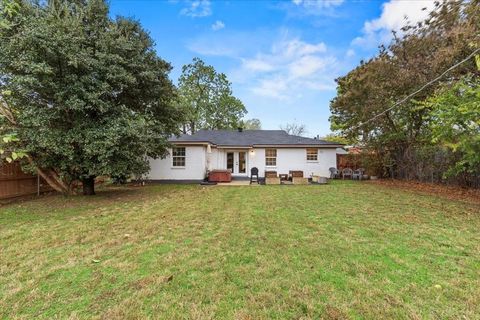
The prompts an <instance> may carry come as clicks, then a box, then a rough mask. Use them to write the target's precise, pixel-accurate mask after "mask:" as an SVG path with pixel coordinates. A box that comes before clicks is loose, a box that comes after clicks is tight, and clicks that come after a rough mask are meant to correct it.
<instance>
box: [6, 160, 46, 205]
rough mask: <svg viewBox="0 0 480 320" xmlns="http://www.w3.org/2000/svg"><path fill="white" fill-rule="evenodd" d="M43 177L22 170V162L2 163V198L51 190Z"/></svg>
mask: <svg viewBox="0 0 480 320" xmlns="http://www.w3.org/2000/svg"><path fill="white" fill-rule="evenodd" d="M51 190H52V189H51V187H50V186H49V185H48V184H47V183H46V182H45V180H43V179H42V178H40V177H38V176H36V175H31V174H28V173H25V172H23V171H22V168H21V166H20V163H18V162H13V163H0V199H8V198H15V197H20V196H27V195H34V194H40V193H42V192H46V191H51Z"/></svg>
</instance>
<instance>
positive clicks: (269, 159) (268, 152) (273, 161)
mask: <svg viewBox="0 0 480 320" xmlns="http://www.w3.org/2000/svg"><path fill="white" fill-rule="evenodd" d="M265 165H266V166H268V167H275V166H276V165H277V149H265Z"/></svg>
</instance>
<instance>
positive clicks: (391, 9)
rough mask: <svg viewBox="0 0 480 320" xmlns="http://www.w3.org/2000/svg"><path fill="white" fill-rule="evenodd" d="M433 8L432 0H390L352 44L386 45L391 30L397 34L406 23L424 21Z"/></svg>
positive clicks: (365, 25) (368, 22)
mask: <svg viewBox="0 0 480 320" xmlns="http://www.w3.org/2000/svg"><path fill="white" fill-rule="evenodd" d="M434 7H435V4H434V0H404V1H395V0H390V1H389V2H386V3H384V4H383V5H382V14H381V15H380V17H379V18H377V19H374V20H370V21H366V22H365V24H364V26H363V30H362V33H363V35H362V36H360V37H357V38H355V39H354V40H353V41H352V44H353V45H358V46H368V47H375V46H378V45H380V44H386V43H388V42H389V41H390V40H391V39H392V34H391V32H392V30H394V31H397V32H398V31H400V29H401V28H402V27H403V26H404V25H405V24H406V23H407V22H409V23H410V24H415V23H417V22H420V21H422V20H424V19H425V18H427V16H428V14H429V12H431V11H432V10H433V8H434ZM424 8H425V10H424Z"/></svg>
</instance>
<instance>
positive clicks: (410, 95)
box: [347, 48, 480, 131]
mask: <svg viewBox="0 0 480 320" xmlns="http://www.w3.org/2000/svg"><path fill="white" fill-rule="evenodd" d="M478 52H480V48H478V49H476V50H474V51H473V52H472V53H471V54H469V55H468V56H467V57H466V58H465V59H463V60H462V61H460V62H457V63H456V64H454V65H453V66H451V67H450V68H448V69H447V70H445V71H444V72H443V73H442V74H441V75H439V76H438V77H436V78H435V79H433V80H431V81H429V82H427V83H426V84H424V85H423V86H421V87H420V88H419V89H417V90H416V91H414V92H412V93H411V94H409V95H408V96H406V97H405V98H403V99H402V100H400V101H398V102H396V103H395V104H394V105H393V106H391V107H390V108H388V109H385V110H383V111H382V112H380V113H379V114H376V115H375V116H373V117H372V118H370V119H368V120H366V121H364V122H361V123H360V124H358V125H356V126H354V127H352V128H350V129H348V130H355V129H358V128H360V127H362V126H364V125H365V124H367V123H369V122H372V121H373V120H375V119H377V118H378V117H380V116H382V115H384V114H385V113H387V112H388V111H390V110H392V109H394V108H395V107H397V106H399V105H401V104H402V103H404V102H405V101H407V100H409V99H410V98H412V97H413V96H415V95H416V94H417V93H419V92H420V91H422V90H423V89H425V88H426V87H428V86H430V85H431V84H433V83H434V82H436V81H438V80H440V79H441V78H442V77H443V76H444V75H446V74H447V73H449V72H450V71H452V70H453V69H455V68H457V67H458V66H459V65H461V64H463V63H465V62H467V61H468V60H470V59H471V58H472V57H473V56H475V54H477V53H478ZM348 130H347V131H348Z"/></svg>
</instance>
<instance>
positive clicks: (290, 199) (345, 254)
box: [0, 181, 480, 319]
mask: <svg viewBox="0 0 480 320" xmlns="http://www.w3.org/2000/svg"><path fill="white" fill-rule="evenodd" d="M92 317H93V318H104V319H132V318H145V317H150V318H162V319H209V318H214V319H318V318H324V319H344V318H347V319H348V318H352V319H374V318H375V319H378V318H387V319H393V318H395V319H423V318H427V319H448V318H450V319H460V318H465V319H475V318H477V319H480V208H479V205H478V203H477V204H474V203H468V202H460V201H453V200H446V199H442V198H440V197H436V196H434V195H425V194H415V193H413V192H408V191H401V190H399V189H388V188H386V187H383V186H380V185H375V184H370V183H358V182H357V183H355V182H351V181H349V182H341V181H339V182H335V183H332V184H330V185H327V186H261V187H200V186H175V185H157V186H149V187H144V188H117V189H107V190H105V191H100V192H99V194H98V196H95V197H90V198H88V197H81V196H78V197H71V198H64V197H62V196H46V197H43V198H40V199H36V200H32V201H26V202H22V203H17V204H11V205H8V206H4V207H3V208H0V319H4V318H6V319H8V318H12V319H15V318H25V319H27V318H28V319H32V318H36V319H38V318H61V319H64V318H72V319H83V318H92Z"/></svg>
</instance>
